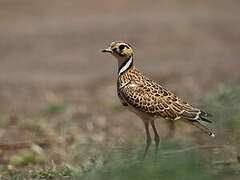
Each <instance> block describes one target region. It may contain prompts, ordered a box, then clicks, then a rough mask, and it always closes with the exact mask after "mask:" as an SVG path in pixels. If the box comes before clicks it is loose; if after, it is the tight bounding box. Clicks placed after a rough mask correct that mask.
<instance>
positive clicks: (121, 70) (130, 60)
mask: <svg viewBox="0 0 240 180" xmlns="http://www.w3.org/2000/svg"><path fill="white" fill-rule="evenodd" d="M132 61H133V60H132V57H131V58H130V59H129V60H128V62H127V63H126V64H125V65H124V66H123V67H122V68H121V69H120V71H119V73H118V77H119V76H120V75H121V74H122V73H123V72H124V71H126V70H127V69H128V68H129V67H130V66H131V64H132Z"/></svg>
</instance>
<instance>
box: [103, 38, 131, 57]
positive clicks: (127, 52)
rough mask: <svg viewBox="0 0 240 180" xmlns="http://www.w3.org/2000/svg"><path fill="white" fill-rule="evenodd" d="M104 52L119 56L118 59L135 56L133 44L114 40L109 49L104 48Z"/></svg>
mask: <svg viewBox="0 0 240 180" xmlns="http://www.w3.org/2000/svg"><path fill="white" fill-rule="evenodd" d="M102 52H103V53H110V54H112V55H113V56H115V57H116V58H117V60H118V61H125V60H126V59H129V58H130V57H131V56H133V50H132V48H131V46H130V45H129V44H127V43H125V42H112V43H111V44H110V46H109V47H108V48H107V49H104V50H102Z"/></svg>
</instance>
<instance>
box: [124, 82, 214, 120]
mask: <svg viewBox="0 0 240 180" xmlns="http://www.w3.org/2000/svg"><path fill="white" fill-rule="evenodd" d="M120 96H121V97H122V98H123V99H124V100H125V101H126V102H127V103H128V104H129V105H131V106H133V107H134V108H136V109H137V110H139V111H141V112H143V113H147V114H149V115H151V116H153V117H162V118H165V119H171V120H177V119H187V120H193V121H194V120H203V121H207V122H211V121H209V120H208V119H206V118H205V117H206V116H207V113H206V112H204V111H201V110H200V109H198V108H196V107H194V106H192V105H190V104H188V103H187V102H185V101H183V100H182V99H180V98H178V97H177V96H176V95H175V94H174V93H172V92H170V91H168V90H167V89H165V88H163V87H162V86H160V85H159V84H157V83H155V82H153V81H151V80H148V79H146V80H145V81H141V82H138V81H131V82H129V83H128V84H127V85H126V86H124V87H123V88H122V89H121V90H120Z"/></svg>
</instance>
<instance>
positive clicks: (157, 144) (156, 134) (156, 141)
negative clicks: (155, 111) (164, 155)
mask: <svg viewBox="0 0 240 180" xmlns="http://www.w3.org/2000/svg"><path fill="white" fill-rule="evenodd" d="M150 123H151V125H152V128H153V132H154V140H155V146H156V151H155V153H156V155H157V153H158V147H159V142H160V138H159V135H158V132H157V129H156V126H155V122H154V120H152V119H151V120H150Z"/></svg>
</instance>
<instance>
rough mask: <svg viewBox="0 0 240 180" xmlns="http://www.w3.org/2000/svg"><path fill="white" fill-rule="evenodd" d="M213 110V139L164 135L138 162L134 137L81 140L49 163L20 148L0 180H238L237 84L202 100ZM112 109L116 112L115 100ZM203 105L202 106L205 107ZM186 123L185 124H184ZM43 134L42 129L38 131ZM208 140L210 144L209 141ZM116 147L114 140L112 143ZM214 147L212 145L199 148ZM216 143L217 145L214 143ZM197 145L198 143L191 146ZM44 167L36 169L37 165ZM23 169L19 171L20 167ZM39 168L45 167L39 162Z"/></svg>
mask: <svg viewBox="0 0 240 180" xmlns="http://www.w3.org/2000/svg"><path fill="white" fill-rule="evenodd" d="M201 104H202V105H203V106H207V108H206V109H208V110H209V112H211V114H213V118H212V119H214V120H215V122H214V123H213V125H212V128H213V130H214V132H216V139H215V140H212V139H211V140H210V139H207V137H205V136H198V135H197V134H193V135H192V137H193V138H194V137H195V140H194V139H193V140H194V143H195V144H199V145H192V144H191V143H190V142H185V141H180V140H178V139H164V140H163V141H162V142H161V149H160V153H159V155H158V156H157V157H156V156H154V153H153V152H154V144H153V146H152V147H151V149H150V151H149V154H148V156H147V159H146V160H145V161H144V162H143V161H141V160H140V159H141V157H142V153H143V150H144V147H142V146H141V148H140V145H139V144H138V143H136V142H134V141H133V142H128V143H126V144H125V146H124V145H123V146H124V147H120V148H119V149H118V147H116V148H114V147H112V146H111V147H108V146H105V145H101V146H97V145H94V144H92V145H89V147H85V148H86V152H84V150H83V149H84V147H83V146H82V145H81V144H79V145H77V146H76V149H74V148H73V147H75V145H76V144H75V145H72V146H71V147H72V148H73V150H72V151H70V148H69V149H68V150H69V152H70V154H71V155H69V156H73V157H74V158H73V160H71V161H70V162H68V164H70V166H63V167H61V166H56V165H49V164H47V161H46V159H45V158H44V157H43V158H42V155H39V154H36V153H31V152H30V153H23V154H19V155H16V156H15V157H14V158H13V159H12V160H11V164H12V167H2V168H1V167H0V180H2V179H3V180H5V179H19V180H20V179H76V180H77V179H82V180H139V179H140V180H159V179H161V180H188V179H194V180H202V179H204V180H238V179H240V163H239V162H238V160H237V156H238V155H239V153H240V152H239V151H238V150H239V149H240V145H239V138H240V88H239V87H234V88H226V89H221V90H220V91H219V92H216V93H214V94H210V95H208V96H207V97H206V98H205V99H203V100H202V101H201ZM111 108H112V110H116V111H120V110H122V109H121V108H122V106H121V108H120V106H119V104H116V106H115V105H112V107H111ZM66 109H67V106H66V105H63V104H55V105H47V106H46V107H45V108H43V112H44V113H45V114H46V115H55V114H59V113H63V112H64V111H66ZM203 109H205V108H203ZM22 125H23V127H25V128H30V129H32V130H33V131H35V130H36V131H37V130H38V129H44V126H42V125H41V121H34V120H28V121H24V123H23V124H22ZM183 128H184V127H183ZM38 134H41V133H38ZM208 142H209V143H208ZM113 146H114V145H113ZM200 146H213V147H214V148H213V149H211V148H200ZM215 146H216V148H215ZM191 147H196V148H191ZM43 164H44V167H46V168H41V169H36V168H35V167H37V166H38V165H43ZM23 167H24V168H25V167H26V169H25V170H20V168H23ZM42 167H43V166H42Z"/></svg>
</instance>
